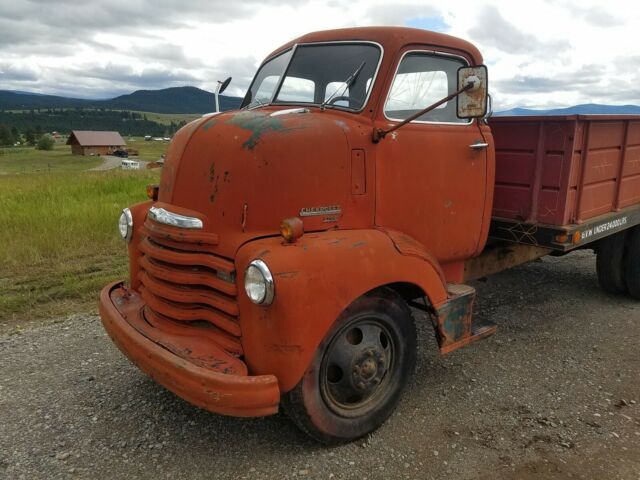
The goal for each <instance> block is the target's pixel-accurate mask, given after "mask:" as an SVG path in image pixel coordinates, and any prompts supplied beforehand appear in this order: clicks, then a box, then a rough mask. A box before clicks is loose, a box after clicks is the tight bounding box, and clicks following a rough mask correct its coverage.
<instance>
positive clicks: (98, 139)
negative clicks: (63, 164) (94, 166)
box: [67, 130, 126, 155]
mask: <svg viewBox="0 0 640 480" xmlns="http://www.w3.org/2000/svg"><path fill="white" fill-rule="evenodd" d="M67 145H71V153H73V154H74V155H108V154H110V153H111V152H113V151H114V150H117V149H119V148H122V147H124V146H125V145H126V142H125V141H124V139H123V138H122V137H121V136H120V134H119V133H118V132H96V131H90V130H73V131H72V132H71V135H70V136H69V139H68V140H67Z"/></svg>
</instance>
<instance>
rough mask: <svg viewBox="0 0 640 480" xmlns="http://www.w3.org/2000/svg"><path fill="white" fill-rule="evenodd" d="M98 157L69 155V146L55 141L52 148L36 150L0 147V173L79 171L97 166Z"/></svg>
mask: <svg viewBox="0 0 640 480" xmlns="http://www.w3.org/2000/svg"><path fill="white" fill-rule="evenodd" d="M101 163H102V159H101V158H99V157H78V156H75V155H71V147H70V146H68V145H64V144H63V143H56V145H55V146H54V148H53V150H50V151H44V150H36V149H35V148H33V147H13V148H0V175H3V174H10V173H20V174H25V173H28V174H33V173H50V172H79V171H82V170H87V169H89V168H93V167H97V166H98V165H100V164H101Z"/></svg>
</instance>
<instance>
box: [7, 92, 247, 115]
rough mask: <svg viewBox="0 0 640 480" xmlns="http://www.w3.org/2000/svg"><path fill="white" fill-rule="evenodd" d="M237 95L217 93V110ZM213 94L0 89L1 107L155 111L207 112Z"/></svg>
mask: <svg viewBox="0 0 640 480" xmlns="http://www.w3.org/2000/svg"><path fill="white" fill-rule="evenodd" d="M241 101H242V99H241V98H239V97H230V96H226V95H221V96H220V110H232V109H234V108H238V107H239V106H240V103H241ZM214 105H215V100H214V95H213V93H211V92H207V91H206V90H201V89H199V88H196V87H173V88H164V89H161V90H137V91H135V92H133V93H130V94H127V95H121V96H119V97H115V98H111V99H108V100H89V99H81V98H67V97H59V96H55V95H40V94H34V93H29V92H15V91H10V90H0V111H2V110H37V109H54V108H55V109H63V108H84V109H91V108H95V109H110V110H136V111H141V112H154V113H208V112H212V111H214V110H215V106H214Z"/></svg>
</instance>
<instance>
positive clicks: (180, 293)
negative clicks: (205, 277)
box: [138, 271, 238, 315]
mask: <svg viewBox="0 0 640 480" xmlns="http://www.w3.org/2000/svg"><path fill="white" fill-rule="evenodd" d="M138 279H139V280H140V281H141V282H142V284H143V285H144V286H145V287H146V288H148V289H149V290H150V291H151V292H153V293H154V294H155V295H157V296H159V297H162V298H167V299H169V300H171V301H173V302H179V303H201V304H205V305H209V306H211V307H213V308H217V309H219V310H222V311H223V312H225V313H228V314H229V315H238V304H237V303H236V302H234V301H233V300H231V299H229V298H226V297H224V296H223V295H222V294H220V293H216V292H215V291H214V290H212V289H210V288H206V287H195V286H190V287H186V286H182V285H178V284H175V283H172V282H166V281H164V280H159V279H157V278H153V277H152V276H151V275H149V273H148V272H145V271H141V272H140V273H139V274H138Z"/></svg>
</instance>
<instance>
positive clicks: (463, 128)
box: [100, 27, 640, 443]
mask: <svg viewBox="0 0 640 480" xmlns="http://www.w3.org/2000/svg"><path fill="white" fill-rule="evenodd" d="M487 82H488V81H487V69H486V67H485V66H483V60H482V56H481V54H480V52H479V51H478V50H477V49H476V47H474V46H473V45H472V44H470V43H468V42H466V41H463V40H460V39H457V38H453V37H451V36H447V35H443V34H438V33H433V32H428V31H423V30H416V29H408V28H373V27H372V28H353V29H341V30H332V31H324V32H316V33H311V34H308V35H305V36H302V37H300V38H297V39H295V40H293V41H291V42H289V43H287V44H286V45H283V46H282V47H280V48H278V49H277V50H275V51H274V52H273V53H272V54H271V55H269V56H268V57H267V59H266V60H265V61H264V63H262V65H261V66H260V68H259V69H258V71H257V73H256V75H255V78H254V79H253V82H252V83H251V86H250V88H249V90H248V92H247V94H246V97H245V98H244V101H243V103H242V106H241V108H240V109H239V110H235V111H229V112H224V113H219V114H212V115H208V116H205V117H203V118H201V119H199V120H196V121H194V122H192V123H190V124H188V125H187V126H185V127H184V128H182V129H181V130H180V131H179V132H178V133H177V134H176V135H175V137H174V138H173V140H172V142H171V144H170V145H169V148H168V152H167V155H166V161H165V164H164V168H163V172H162V176H161V180H160V184H159V185H150V186H149V187H148V188H147V194H148V196H149V201H147V202H144V203H140V204H137V205H134V206H131V207H130V208H126V209H124V210H123V212H122V215H121V217H120V222H119V229H120V233H121V235H122V237H123V238H124V239H125V241H126V244H127V247H128V253H129V270H130V278H129V281H128V282H127V283H125V282H123V281H118V282H115V283H112V284H110V285H107V286H106V287H105V288H104V289H103V290H102V293H101V296H100V313H101V317H102V322H103V324H104V328H105V329H106V331H107V332H108V333H109V335H110V336H111V338H112V339H113V341H114V343H115V344H116V345H117V346H118V347H119V348H120V350H122V352H123V353H124V354H125V355H126V356H127V357H128V358H129V359H130V360H131V361H132V362H133V363H134V364H136V365H137V366H138V367H139V368H140V369H141V370H143V371H144V372H146V373H147V374H148V375H150V376H151V377H152V378H153V379H154V380H155V381H156V382H158V383H160V384H161V385H163V386H165V387H166V388H167V389H169V390H171V391H172V392H174V393H175V394H177V395H179V396H180V397H182V398H183V399H185V400H187V401H188V402H190V403H192V404H194V405H197V406H199V407H202V408H204V409H206V410H209V411H211V412H215V413H219V414H224V415H235V416H263V415H271V414H275V413H276V412H277V411H278V409H279V408H280V406H282V407H283V409H284V410H285V411H286V412H287V414H288V415H289V416H290V417H291V419H292V420H293V421H294V422H295V423H296V424H297V425H298V426H299V427H300V428H301V429H302V430H303V431H305V432H306V433H308V434H310V435H311V436H313V437H314V438H316V439H318V440H319V441H321V442H325V443H339V442H346V441H350V440H353V439H355V438H358V437H360V436H363V435H365V434H367V433H369V432H371V431H373V430H374V429H376V428H377V427H378V426H380V425H381V424H382V423H383V422H384V421H385V420H386V419H387V417H388V416H389V415H390V414H391V412H392V410H393V409H394V407H395V406H396V404H397V402H398V400H399V398H400V396H401V393H402V391H403V389H404V387H405V385H406V384H407V382H408V381H409V379H410V377H411V375H412V372H413V370H414V366H415V363H416V327H415V323H414V319H413V317H412V308H414V309H420V310H423V311H425V312H426V313H427V315H426V316H422V317H421V318H429V319H430V321H431V323H432V324H433V329H434V333H435V338H436V341H437V343H438V347H439V349H440V351H441V352H442V353H443V354H446V353H449V352H452V351H453V350H455V349H457V348H460V347H462V346H465V345H468V344H470V343H472V342H475V341H476V340H479V339H482V338H485V337H487V336H489V335H491V334H493V333H494V332H495V329H496V327H495V325H493V324H479V323H478V322H477V321H476V320H474V318H473V315H472V313H473V305H474V299H475V290H474V288H473V286H470V285H469V284H468V282H470V281H472V280H474V279H478V278H482V277H485V276H487V275H490V274H492V273H496V272H499V271H501V270H504V269H506V268H509V267H512V266H515V265H518V264H522V263H525V262H528V261H531V260H534V259H536V258H540V257H542V256H545V255H562V254H564V253H566V252H570V251H572V250H575V249H579V248H589V249H593V250H595V251H596V252H597V273H598V278H599V281H600V283H601V285H602V287H603V288H604V289H606V290H607V291H610V292H616V293H622V294H628V295H631V296H633V297H635V298H640V228H639V227H638V226H637V225H638V224H640V118H638V117H631V116H565V117H510V118H506V117H504V118H489V117H490V114H489V113H488V112H487V103H488V93H487V88H488V83H487Z"/></svg>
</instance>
